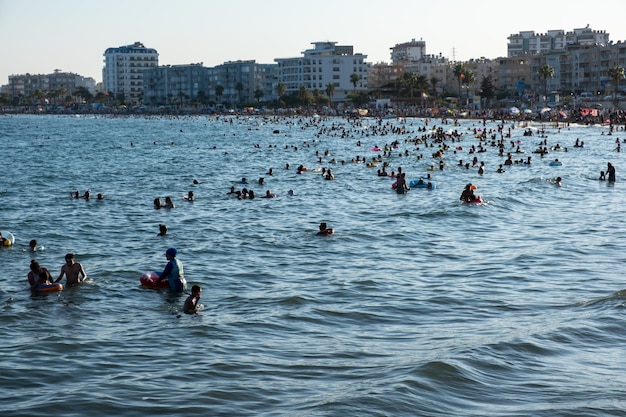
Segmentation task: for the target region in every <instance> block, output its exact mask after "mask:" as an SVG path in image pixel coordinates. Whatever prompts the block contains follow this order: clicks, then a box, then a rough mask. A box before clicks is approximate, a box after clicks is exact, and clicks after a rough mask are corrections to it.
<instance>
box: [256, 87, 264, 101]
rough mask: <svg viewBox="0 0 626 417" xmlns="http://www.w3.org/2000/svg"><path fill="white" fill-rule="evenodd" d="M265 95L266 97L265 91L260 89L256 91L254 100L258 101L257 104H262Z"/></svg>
mask: <svg viewBox="0 0 626 417" xmlns="http://www.w3.org/2000/svg"><path fill="white" fill-rule="evenodd" d="M263 95H264V94H263V90H261V89H260V88H257V89H256V90H254V98H255V99H256V102H257V104H259V103H260V102H261V99H262V98H263Z"/></svg>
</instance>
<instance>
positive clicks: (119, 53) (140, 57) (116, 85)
mask: <svg viewBox="0 0 626 417" xmlns="http://www.w3.org/2000/svg"><path fill="white" fill-rule="evenodd" d="M158 65H159V53H158V52H157V51H156V49H152V48H146V47H145V46H144V45H143V44H142V43H141V42H135V43H134V44H132V45H126V46H120V47H117V48H108V49H107V50H106V51H104V68H103V69H102V81H103V82H104V91H105V92H107V93H109V94H113V95H114V96H115V97H118V96H123V97H124V100H123V101H125V102H126V103H127V104H129V105H137V104H141V102H142V96H143V71H144V70H145V69H148V68H154V67H156V66H158Z"/></svg>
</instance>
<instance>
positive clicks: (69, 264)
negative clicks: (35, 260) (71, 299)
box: [54, 253, 87, 286]
mask: <svg viewBox="0 0 626 417" xmlns="http://www.w3.org/2000/svg"><path fill="white" fill-rule="evenodd" d="M64 275H65V277H66V284H67V286H70V285H76V284H80V283H81V282H83V281H85V280H86V279H87V274H86V273H85V270H84V269H83V266H82V265H81V264H79V263H78V262H76V258H75V257H74V254H72V253H68V254H67V255H65V265H63V266H62V267H61V273H60V274H59V277H58V278H57V279H56V281H54V282H55V283H56V282H59V281H61V279H63V276H64Z"/></svg>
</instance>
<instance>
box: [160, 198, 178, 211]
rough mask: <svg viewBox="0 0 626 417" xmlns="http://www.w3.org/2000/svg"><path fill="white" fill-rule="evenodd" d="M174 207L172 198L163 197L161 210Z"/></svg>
mask: <svg viewBox="0 0 626 417" xmlns="http://www.w3.org/2000/svg"><path fill="white" fill-rule="evenodd" d="M175 207H176V206H175V205H174V202H173V201H172V197H165V205H164V206H163V208H166V209H173V208H175Z"/></svg>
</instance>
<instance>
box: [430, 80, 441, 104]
mask: <svg viewBox="0 0 626 417" xmlns="http://www.w3.org/2000/svg"><path fill="white" fill-rule="evenodd" d="M439 81H441V80H440V79H439V78H437V77H435V76H434V75H433V76H432V77H430V86H431V87H432V89H433V93H434V95H435V99H436V98H437V83H439Z"/></svg>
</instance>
